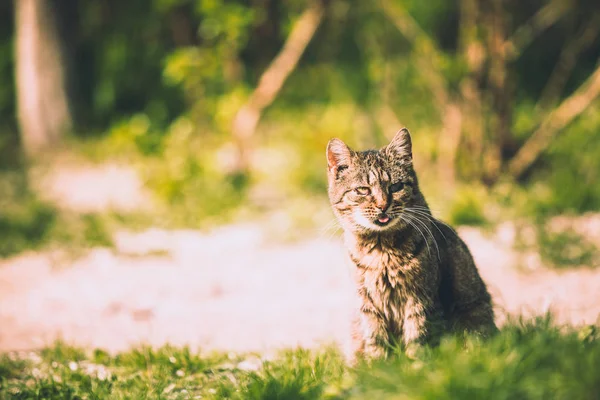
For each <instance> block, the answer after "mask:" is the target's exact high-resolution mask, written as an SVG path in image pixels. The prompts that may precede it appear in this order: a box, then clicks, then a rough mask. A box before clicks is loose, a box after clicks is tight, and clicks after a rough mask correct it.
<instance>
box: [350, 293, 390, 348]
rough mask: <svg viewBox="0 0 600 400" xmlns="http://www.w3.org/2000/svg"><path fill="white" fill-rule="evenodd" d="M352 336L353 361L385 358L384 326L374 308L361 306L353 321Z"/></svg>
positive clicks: (386, 343) (386, 344)
mask: <svg viewBox="0 0 600 400" xmlns="http://www.w3.org/2000/svg"><path fill="white" fill-rule="evenodd" d="M352 336H353V338H352V341H353V353H354V359H357V358H366V359H378V358H384V357H385V356H386V354H387V350H388V335H387V329H386V324H385V321H384V320H383V317H382V316H380V315H378V313H377V312H376V310H375V309H374V307H371V306H369V305H363V307H362V308H361V310H360V312H359V313H358V314H357V315H356V317H355V319H354V323H353V333H352Z"/></svg>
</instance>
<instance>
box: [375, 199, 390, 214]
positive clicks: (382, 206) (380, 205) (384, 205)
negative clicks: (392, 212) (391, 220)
mask: <svg viewBox="0 0 600 400" xmlns="http://www.w3.org/2000/svg"><path fill="white" fill-rule="evenodd" d="M389 206H390V202H389V201H387V200H383V201H376V202H375V208H377V209H378V210H379V211H380V212H382V213H384V212H386V211H387V209H388V208H389Z"/></svg>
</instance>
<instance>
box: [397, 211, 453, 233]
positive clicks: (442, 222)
mask: <svg viewBox="0 0 600 400" xmlns="http://www.w3.org/2000/svg"><path fill="white" fill-rule="evenodd" d="M406 210H409V211H418V210H416V209H415V207H407V208H406ZM427 217H428V218H430V219H431V220H432V222H439V223H440V224H442V225H444V226H446V227H447V228H449V229H450V231H451V232H454V228H452V227H451V226H450V225H448V224H447V223H445V222H444V221H442V220H440V219H437V218H435V217H434V216H433V215H430V214H427Z"/></svg>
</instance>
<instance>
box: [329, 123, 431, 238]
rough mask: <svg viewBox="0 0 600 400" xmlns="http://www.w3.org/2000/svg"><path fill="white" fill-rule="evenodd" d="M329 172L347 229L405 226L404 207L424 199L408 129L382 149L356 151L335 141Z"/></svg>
mask: <svg viewBox="0 0 600 400" xmlns="http://www.w3.org/2000/svg"><path fill="white" fill-rule="evenodd" d="M327 170H328V173H327V174H328V181H329V190H328V192H329V200H330V201H331V206H332V207H333V210H334V212H335V214H336V216H337V217H338V219H339V220H340V222H341V223H342V225H343V227H344V229H346V230H350V231H352V232H355V233H368V232H377V231H388V230H394V229H401V228H403V227H404V226H406V223H407V222H406V219H407V218H408V217H403V210H404V208H405V207H410V206H416V205H420V204H421V203H422V201H423V200H422V196H421V194H420V192H419V187H418V182H417V177H416V175H415V171H414V170H413V163H412V143H411V138H410V133H409V132H408V129H406V128H404V129H401V130H400V131H398V133H396V136H395V137H394V139H392V141H391V142H390V144H388V145H387V146H385V147H383V148H382V149H380V150H368V151H360V152H357V151H353V150H352V149H350V147H348V146H347V145H346V144H345V143H344V142H342V141H341V140H340V139H331V140H330V141H329V144H328V145H327Z"/></svg>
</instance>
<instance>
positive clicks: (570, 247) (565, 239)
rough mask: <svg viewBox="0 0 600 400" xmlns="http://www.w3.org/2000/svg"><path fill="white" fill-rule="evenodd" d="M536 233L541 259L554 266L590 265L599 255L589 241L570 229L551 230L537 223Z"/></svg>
mask: <svg viewBox="0 0 600 400" xmlns="http://www.w3.org/2000/svg"><path fill="white" fill-rule="evenodd" d="M537 233H538V246H539V250H540V255H541V257H542V260H543V261H545V262H546V264H548V265H551V266H554V267H555V268H570V267H581V266H589V267H591V266H593V263H594V261H596V260H597V259H598V257H599V256H600V254H599V253H598V249H597V248H596V246H595V245H594V244H593V243H592V242H591V241H589V240H588V239H586V238H585V237H584V236H582V235H580V234H578V233H577V232H575V231H574V230H572V229H568V230H562V231H559V232H552V231H549V230H547V228H546V227H545V226H544V225H538V232H537Z"/></svg>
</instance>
